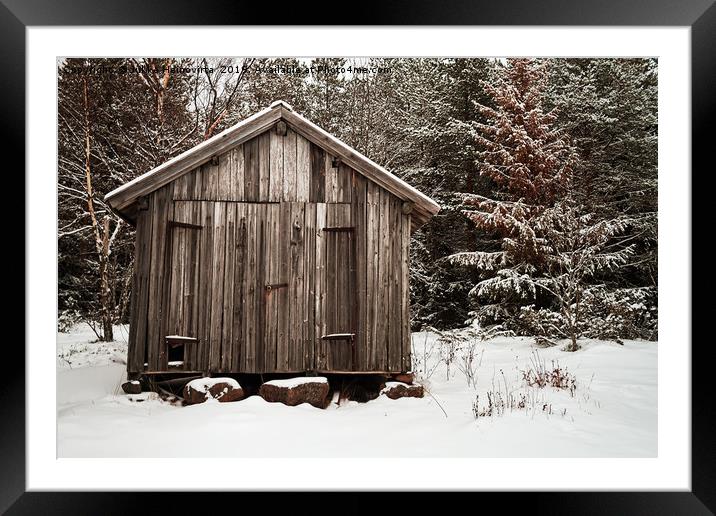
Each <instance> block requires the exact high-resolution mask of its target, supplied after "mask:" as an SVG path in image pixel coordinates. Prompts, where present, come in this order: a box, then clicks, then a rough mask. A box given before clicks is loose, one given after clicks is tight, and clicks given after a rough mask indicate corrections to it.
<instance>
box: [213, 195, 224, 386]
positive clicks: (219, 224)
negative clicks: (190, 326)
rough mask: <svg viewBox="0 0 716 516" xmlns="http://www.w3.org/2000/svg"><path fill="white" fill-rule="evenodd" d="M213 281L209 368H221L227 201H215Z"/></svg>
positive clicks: (216, 369)
mask: <svg viewBox="0 0 716 516" xmlns="http://www.w3.org/2000/svg"><path fill="white" fill-rule="evenodd" d="M213 232H214V237H213V242H212V243H213V253H212V275H211V276H212V282H211V323H210V324H211V347H210V349H209V370H210V371H212V372H213V371H220V370H221V339H222V324H221V323H222V318H223V314H224V312H223V309H222V304H223V300H224V298H223V295H224V251H225V245H226V243H225V241H226V203H223V202H217V203H214V227H213Z"/></svg>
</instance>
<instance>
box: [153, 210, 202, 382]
mask: <svg viewBox="0 0 716 516" xmlns="http://www.w3.org/2000/svg"><path fill="white" fill-rule="evenodd" d="M186 207H187V208H189V209H190V208H191V206H186ZM190 215H191V212H190V211H187V213H182V214H180V216H179V217H175V219H178V220H169V221H168V223H167V248H166V254H167V259H166V270H167V272H168V274H167V275H166V276H165V282H166V283H165V286H164V292H165V302H164V303H163V306H164V307H165V310H166V313H165V314H163V319H164V321H165V324H166V326H165V327H164V331H163V338H164V340H163V342H162V343H161V348H160V349H161V352H160V362H161V366H162V368H163V369H178V370H186V371H190V370H192V369H193V368H194V367H195V366H196V352H197V345H198V342H199V331H198V324H197V321H198V318H199V315H200V314H199V299H198V288H199V259H200V251H199V243H200V237H201V229H202V226H201V225H199V224H195V223H193V222H186V221H185V220H186V219H191V217H190Z"/></svg>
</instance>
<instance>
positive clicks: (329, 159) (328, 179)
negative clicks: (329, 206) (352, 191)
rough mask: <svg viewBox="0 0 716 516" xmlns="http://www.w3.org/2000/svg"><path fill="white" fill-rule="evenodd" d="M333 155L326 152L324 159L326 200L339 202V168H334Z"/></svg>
mask: <svg viewBox="0 0 716 516" xmlns="http://www.w3.org/2000/svg"><path fill="white" fill-rule="evenodd" d="M333 158H334V157H333V156H332V155H330V154H326V159H325V161H324V164H323V166H324V169H325V184H326V186H325V188H326V202H327V203H333V202H338V168H333Z"/></svg>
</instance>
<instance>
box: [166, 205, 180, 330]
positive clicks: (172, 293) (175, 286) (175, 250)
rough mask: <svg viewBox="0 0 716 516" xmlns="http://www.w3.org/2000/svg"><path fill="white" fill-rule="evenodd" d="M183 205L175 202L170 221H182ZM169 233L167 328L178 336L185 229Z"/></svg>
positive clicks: (171, 230) (172, 229)
mask: <svg viewBox="0 0 716 516" xmlns="http://www.w3.org/2000/svg"><path fill="white" fill-rule="evenodd" d="M181 208H182V206H181V203H177V202H173V203H172V210H171V211H170V212H169V220H174V221H176V220H181V217H182V212H181ZM168 232H169V233H170V235H169V240H168V245H170V246H171V248H170V249H168V253H169V256H168V259H167V265H168V267H169V269H168V270H167V281H168V282H169V286H168V292H169V295H168V297H167V300H166V301H167V326H166V333H167V334H172V335H177V334H179V333H180V332H181V328H180V327H179V325H180V321H181V304H182V297H183V295H184V294H183V292H182V291H181V280H182V275H181V258H180V256H179V249H180V247H182V240H183V239H184V235H183V228H178V227H169V229H168Z"/></svg>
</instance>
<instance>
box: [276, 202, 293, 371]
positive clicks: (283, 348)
mask: <svg viewBox="0 0 716 516" xmlns="http://www.w3.org/2000/svg"><path fill="white" fill-rule="evenodd" d="M280 210H281V214H280V224H279V225H280V228H279V246H278V247H279V249H280V251H279V253H280V278H281V283H289V284H290V280H289V275H290V270H289V269H290V259H291V255H290V247H291V246H290V239H291V204H290V203H287V202H282V203H281V206H280ZM288 290H289V289H288V288H281V289H278V291H277V293H278V334H277V337H276V338H277V347H276V367H277V370H278V371H288V368H289V355H288V349H289V342H288V341H289V331H290V328H289V321H290V320H291V310H293V307H292V306H290V303H289V296H288Z"/></svg>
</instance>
